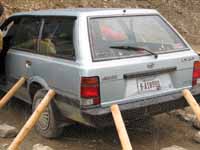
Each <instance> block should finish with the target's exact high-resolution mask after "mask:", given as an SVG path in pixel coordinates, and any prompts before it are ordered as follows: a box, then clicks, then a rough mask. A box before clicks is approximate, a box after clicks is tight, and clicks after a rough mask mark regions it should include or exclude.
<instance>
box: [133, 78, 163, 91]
mask: <svg viewBox="0 0 200 150" xmlns="http://www.w3.org/2000/svg"><path fill="white" fill-rule="evenodd" d="M137 83H138V91H139V92H148V91H159V90H160V89H161V85H160V80H159V79H152V80H150V79H138V82H137Z"/></svg>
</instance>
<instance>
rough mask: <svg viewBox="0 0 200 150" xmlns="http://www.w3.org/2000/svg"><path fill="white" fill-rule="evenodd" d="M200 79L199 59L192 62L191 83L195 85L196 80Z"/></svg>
mask: <svg viewBox="0 0 200 150" xmlns="http://www.w3.org/2000/svg"><path fill="white" fill-rule="evenodd" d="M199 79H200V61H195V62H194V69H193V76H192V85H193V86H194V85H196V84H197V81H198V80H199Z"/></svg>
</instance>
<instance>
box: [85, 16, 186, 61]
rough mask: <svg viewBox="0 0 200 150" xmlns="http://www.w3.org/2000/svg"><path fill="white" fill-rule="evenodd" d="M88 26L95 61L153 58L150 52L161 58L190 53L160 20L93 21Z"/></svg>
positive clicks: (147, 17) (137, 17)
mask: <svg viewBox="0 0 200 150" xmlns="http://www.w3.org/2000/svg"><path fill="white" fill-rule="evenodd" d="M89 25H90V39H91V46H92V55H93V59H94V60H106V59H121V58H127V57H135V56H143V55H151V53H149V52H148V51H150V52H153V53H157V54H159V53H166V52H173V51H180V50H184V49H187V46H186V44H185V43H184V42H183V41H182V40H181V39H180V37H179V36H178V35H177V34H176V33H175V32H174V31H173V30H172V29H171V28H170V27H169V25H168V24H167V23H166V22H165V21H164V20H163V19H162V18H161V17H159V16H128V17H124V16H123V17H106V18H91V19H90V20H89ZM147 50H148V51H147Z"/></svg>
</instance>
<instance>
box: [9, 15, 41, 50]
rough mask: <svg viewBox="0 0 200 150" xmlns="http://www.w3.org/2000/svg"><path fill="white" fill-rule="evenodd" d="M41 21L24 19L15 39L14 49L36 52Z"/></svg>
mask: <svg viewBox="0 0 200 150" xmlns="http://www.w3.org/2000/svg"><path fill="white" fill-rule="evenodd" d="M40 26H41V20H40V19H37V18H30V17H27V18H23V19H21V22H20V24H19V25H18V28H17V30H16V34H15V36H14V37H13V40H12V41H13V43H12V46H11V47H12V48H16V49H21V50H25V51H29V52H36V50H37V40H38V36H39V31H40Z"/></svg>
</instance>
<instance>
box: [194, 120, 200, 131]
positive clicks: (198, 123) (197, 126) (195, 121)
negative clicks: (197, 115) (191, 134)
mask: <svg viewBox="0 0 200 150" xmlns="http://www.w3.org/2000/svg"><path fill="white" fill-rule="evenodd" d="M193 127H194V128H196V129H199V130H200V122H199V121H198V120H197V119H195V120H194V121H193Z"/></svg>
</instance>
